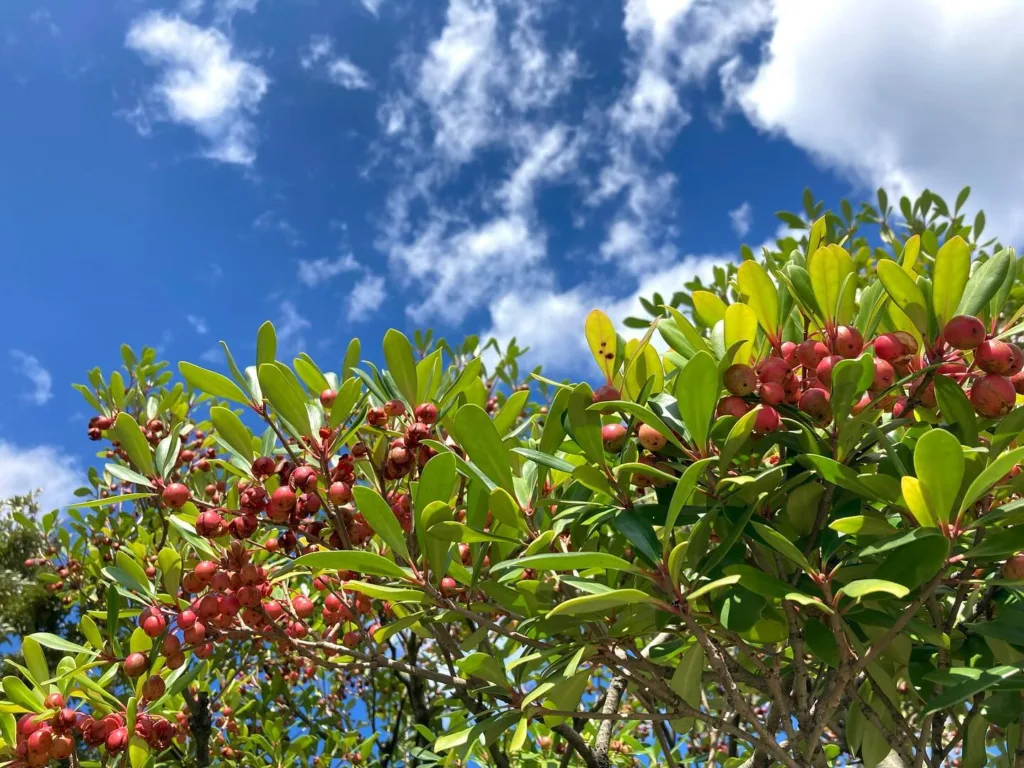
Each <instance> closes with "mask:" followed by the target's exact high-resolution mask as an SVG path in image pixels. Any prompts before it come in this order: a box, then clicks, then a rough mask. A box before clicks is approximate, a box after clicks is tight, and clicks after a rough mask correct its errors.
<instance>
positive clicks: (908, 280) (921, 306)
mask: <svg viewBox="0 0 1024 768" xmlns="http://www.w3.org/2000/svg"><path fill="white" fill-rule="evenodd" d="M877 270H878V279H879V280H881V281H882V285H883V286H884V287H885V291H886V293H888V294H889V298H891V299H892V301H893V303H894V304H895V305H896V306H897V307H899V308H900V309H901V310H903V312H904V313H905V314H906V316H907V317H908V318H910V321H911V322H912V323H913V324H914V327H915V328H917V330H918V332H920V333H921V334H927V333H928V305H927V302H926V301H925V298H924V293H922V292H921V289H920V288H919V287H918V285H917V283H915V282H914V279H913V278H912V277H911V276H910V275H908V274H907V273H906V272H904V271H903V270H902V269H901V268H900V266H899V265H898V264H897V263H896V262H895V261H889V260H888V259H883V260H882V261H879V262H878V267H877Z"/></svg>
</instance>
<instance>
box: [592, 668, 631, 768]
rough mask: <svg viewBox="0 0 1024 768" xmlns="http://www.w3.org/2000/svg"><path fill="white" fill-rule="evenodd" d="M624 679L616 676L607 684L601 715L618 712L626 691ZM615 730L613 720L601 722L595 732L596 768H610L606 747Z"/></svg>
mask: <svg viewBox="0 0 1024 768" xmlns="http://www.w3.org/2000/svg"><path fill="white" fill-rule="evenodd" d="M626 682H627V681H626V678H625V677H623V676H621V675H616V676H615V677H613V678H612V681H611V682H610V683H609V684H608V692H607V693H606V694H605V697H604V706H603V707H601V714H603V715H614V714H615V713H616V712H618V711H619V701H620V700H621V699H622V694H623V693H624V692H625V690H626ZM614 729H615V721H614V720H602V721H601V727H600V728H598V730H597V739H596V741H595V742H594V759H595V763H594V765H595V766H596V768H610V766H611V764H612V762H611V759H610V758H609V757H608V747H609V745H610V744H611V740H612V732H613V731H614Z"/></svg>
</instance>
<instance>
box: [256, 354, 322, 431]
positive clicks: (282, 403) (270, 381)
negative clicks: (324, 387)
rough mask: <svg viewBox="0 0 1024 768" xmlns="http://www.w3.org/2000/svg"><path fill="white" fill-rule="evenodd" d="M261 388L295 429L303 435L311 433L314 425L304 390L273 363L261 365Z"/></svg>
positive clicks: (273, 406)
mask: <svg viewBox="0 0 1024 768" xmlns="http://www.w3.org/2000/svg"><path fill="white" fill-rule="evenodd" d="M259 381H260V388H261V389H262V390H263V396H264V397H265V398H266V399H267V400H268V401H269V402H270V405H271V407H272V408H273V409H274V410H275V411H277V412H278V413H279V414H280V415H281V417H282V418H284V419H285V420H286V421H287V422H288V423H289V424H290V425H291V426H292V427H293V428H294V429H297V430H298V431H299V433H300V436H302V435H311V434H312V433H313V427H312V426H311V425H310V422H309V412H308V411H307V410H306V403H305V398H304V397H303V394H302V392H301V391H300V390H299V389H298V388H297V387H296V386H295V385H294V384H292V382H291V381H289V380H288V378H287V377H286V376H285V375H284V373H282V372H281V369H280V368H278V367H277V366H276V365H273V364H267V363H265V364H263V365H261V366H260V367H259Z"/></svg>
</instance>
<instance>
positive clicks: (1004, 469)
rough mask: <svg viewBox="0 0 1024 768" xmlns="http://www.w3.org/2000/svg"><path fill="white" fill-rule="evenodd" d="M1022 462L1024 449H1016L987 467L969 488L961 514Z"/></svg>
mask: <svg viewBox="0 0 1024 768" xmlns="http://www.w3.org/2000/svg"><path fill="white" fill-rule="evenodd" d="M915 457H916V453H915ZM915 460H916V459H915ZM1022 461H1024V448H1015V449H1014V450H1012V451H1009V452H1007V453H1004V454H1003V455H1001V456H1000V457H999V458H997V459H996V460H995V461H993V462H992V463H991V464H989V465H988V466H987V467H985V469H983V470H982V471H981V473H979V474H978V476H977V477H976V478H974V481H973V482H972V483H971V484H970V486H969V487H968V488H967V492H966V493H965V494H964V500H963V502H961V504H960V513H961V514H962V513H963V512H966V511H967V510H968V509H970V507H971V506H973V505H974V503H975V502H976V501H977V500H978V499H980V498H981V497H982V496H984V495H985V494H986V493H987V492H988V490H989V489H990V488H991V487H992V486H994V485H995V484H996V483H998V482H999V481H1000V480H1002V479H1003V478H1004V477H1005V476H1006V474H1007V473H1008V472H1009V471H1010V470H1011V469H1013V468H1014V467H1015V466H1017V464H1019V463H1021V462H1022Z"/></svg>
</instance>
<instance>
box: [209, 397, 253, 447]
mask: <svg viewBox="0 0 1024 768" xmlns="http://www.w3.org/2000/svg"><path fill="white" fill-rule="evenodd" d="M210 419H211V420H212V421H213V426H214V428H215V429H216V430H217V435H218V436H219V437H220V438H221V439H223V440H224V442H225V443H227V444H228V445H229V446H230V447H231V450H233V451H234V452H235V453H237V454H238V455H239V456H241V457H242V458H243V459H245V460H246V461H252V460H253V458H254V457H255V456H256V452H255V451H253V448H252V433H251V432H249V428H248V427H246V426H245V424H243V423H242V420H241V419H240V418H238V415H237V414H235V412H234V411H232V410H231V409H229V408H224V407H222V406H219V405H215V406H213V407H212V408H211V409H210Z"/></svg>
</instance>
